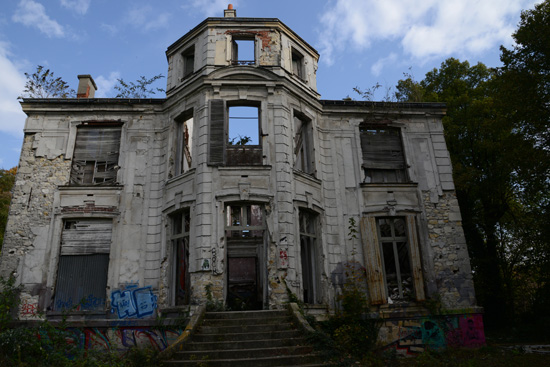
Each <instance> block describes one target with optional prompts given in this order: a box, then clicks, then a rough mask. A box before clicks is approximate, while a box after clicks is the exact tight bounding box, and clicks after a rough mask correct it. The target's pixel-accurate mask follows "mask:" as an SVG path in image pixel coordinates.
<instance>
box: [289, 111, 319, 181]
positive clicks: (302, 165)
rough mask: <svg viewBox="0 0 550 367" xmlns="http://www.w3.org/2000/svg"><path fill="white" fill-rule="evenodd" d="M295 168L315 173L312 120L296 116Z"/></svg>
mask: <svg viewBox="0 0 550 367" xmlns="http://www.w3.org/2000/svg"><path fill="white" fill-rule="evenodd" d="M294 129H295V131H296V135H295V136H294V157H295V160H294V168H295V169H297V170H299V171H302V172H305V173H308V174H311V175H313V174H315V158H314V156H315V155H314V150H313V128H312V124H311V121H310V120H307V119H305V118H302V117H299V116H294Z"/></svg>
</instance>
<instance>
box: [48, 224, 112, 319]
mask: <svg viewBox="0 0 550 367" xmlns="http://www.w3.org/2000/svg"><path fill="white" fill-rule="evenodd" d="M111 233H112V220H111V219H80V220H66V221H64V223H63V232H62V234H61V253H60V256H59V264H58V267H57V281H56V285H55V296H54V303H53V307H52V308H53V310H55V311H63V310H69V309H76V310H82V311H84V310H86V311H90V310H95V311H103V310H104V309H105V298H106V288H107V271H108V268H109V253H110V249H111Z"/></svg>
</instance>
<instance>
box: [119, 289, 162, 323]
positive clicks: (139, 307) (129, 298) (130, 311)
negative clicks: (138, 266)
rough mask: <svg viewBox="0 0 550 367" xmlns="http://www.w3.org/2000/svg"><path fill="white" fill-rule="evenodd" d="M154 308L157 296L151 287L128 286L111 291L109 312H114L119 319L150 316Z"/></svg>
mask: <svg viewBox="0 0 550 367" xmlns="http://www.w3.org/2000/svg"><path fill="white" fill-rule="evenodd" d="M156 308H157V296H155V295H154V294H153V291H152V290H151V287H143V288H135V289H134V288H132V287H130V288H127V289H125V290H122V291H121V290H116V291H113V292H112V293H111V313H115V312H116V313H117V314H118V317H119V318H120V319H125V318H128V317H136V318H143V317H147V316H152V315H153V313H154V312H155V309H156Z"/></svg>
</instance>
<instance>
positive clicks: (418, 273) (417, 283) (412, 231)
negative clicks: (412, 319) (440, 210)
mask: <svg viewBox="0 0 550 367" xmlns="http://www.w3.org/2000/svg"><path fill="white" fill-rule="evenodd" d="M406 218H407V234H408V239H409V251H410V254H411V268H412V274H413V281H414V291H415V294H416V300H417V301H424V300H425V299H426V296H425V294H424V279H423V277H422V261H421V260H420V248H419V246H418V245H419V244H418V234H417V233H416V226H415V221H414V217H413V216H409V215H408V216H407V217H406Z"/></svg>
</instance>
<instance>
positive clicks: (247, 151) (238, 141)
mask: <svg viewBox="0 0 550 367" xmlns="http://www.w3.org/2000/svg"><path fill="white" fill-rule="evenodd" d="M259 116H260V108H259V105H258V104H257V103H253V102H239V103H232V104H231V105H229V106H226V103H225V101H223V100H212V101H210V131H209V133H210V139H209V155H208V163H209V164H211V165H227V166H249V165H261V164H262V163H263V151H262V146H261V143H260V137H261V134H260V118H259Z"/></svg>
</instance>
